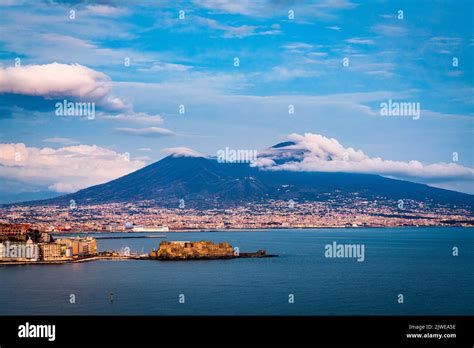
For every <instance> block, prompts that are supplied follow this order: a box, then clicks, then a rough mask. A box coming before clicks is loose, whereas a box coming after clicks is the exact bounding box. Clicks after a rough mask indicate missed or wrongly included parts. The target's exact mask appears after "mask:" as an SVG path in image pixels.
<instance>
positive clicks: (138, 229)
mask: <svg viewBox="0 0 474 348" xmlns="http://www.w3.org/2000/svg"><path fill="white" fill-rule="evenodd" d="M132 231H133V232H168V231H169V228H168V226H143V225H136V226H133V229H132Z"/></svg>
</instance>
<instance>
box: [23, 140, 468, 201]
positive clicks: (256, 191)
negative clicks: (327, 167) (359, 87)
mask: <svg viewBox="0 0 474 348" xmlns="http://www.w3.org/2000/svg"><path fill="white" fill-rule="evenodd" d="M285 146H287V144H286V145H285V144H283V145H281V144H278V145H276V146H275V147H273V149H281V148H282V147H285ZM287 157H288V156H287ZM289 157H292V156H289ZM335 195H337V196H338V200H341V203H342V202H343V201H345V198H347V199H349V198H351V197H352V198H353V197H354V195H357V197H361V198H364V199H367V200H375V199H377V200H399V199H403V200H408V199H412V200H417V201H421V202H426V203H429V204H436V205H439V204H442V205H450V206H454V205H456V206H464V207H466V208H468V209H472V207H473V203H474V196H472V195H469V194H464V193H459V192H454V191H449V190H444V189H438V188H434V187H430V186H427V185H423V184H417V183H412V182H408V181H402V180H395V179H389V178H385V177H382V176H379V175H370V174H351V173H327V172H294V171H272V170H262V169H258V168H256V167H251V166H249V164H248V163H219V162H218V161H217V160H216V159H212V158H204V157H176V156H175V155H170V156H168V157H166V158H164V159H162V160H160V161H158V162H155V163H153V164H151V165H148V166H146V167H144V168H142V169H140V170H137V171H135V172H133V173H130V174H128V175H126V176H123V177H120V178H118V179H115V180H112V181H110V182H107V183H105V184H100V185H96V186H92V187H89V188H86V189H83V190H80V191H78V192H76V193H72V194H67V195H63V196H60V197H56V198H52V199H47V200H41V201H34V202H27V203H23V204H25V205H39V204H47V205H68V204H69V202H70V200H71V199H73V200H74V201H75V202H76V203H77V204H82V205H87V204H100V203H109V202H137V201H142V200H154V201H155V204H156V205H157V206H161V207H178V205H179V202H180V200H181V199H184V200H185V204H186V207H194V208H208V207H220V208H222V207H231V206H236V205H241V204H246V203H250V202H268V201H269V200H272V199H273V200H290V199H293V200H295V201H298V202H302V201H324V200H327V199H329V198H332V199H334V197H335ZM346 204H347V202H346Z"/></svg>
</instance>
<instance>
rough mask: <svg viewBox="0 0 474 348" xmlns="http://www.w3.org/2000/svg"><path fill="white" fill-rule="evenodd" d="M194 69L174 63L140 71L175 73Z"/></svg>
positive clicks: (157, 65) (153, 66) (157, 64)
mask: <svg viewBox="0 0 474 348" xmlns="http://www.w3.org/2000/svg"><path fill="white" fill-rule="evenodd" d="M192 68H193V67H192V66H190V65H183V64H174V63H155V64H153V65H152V66H151V67H149V68H141V69H138V71H148V72H165V71H166V72H174V71H188V70H189V69H192Z"/></svg>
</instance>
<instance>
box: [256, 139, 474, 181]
mask: <svg viewBox="0 0 474 348" xmlns="http://www.w3.org/2000/svg"><path fill="white" fill-rule="evenodd" d="M288 138H289V140H290V141H292V142H294V143H295V145H290V146H286V147H281V148H271V149H268V150H266V151H263V152H259V156H260V157H261V158H262V159H266V160H267V161H265V162H259V165H260V166H262V167H265V168H267V169H271V170H290V171H309V172H311V171H318V172H348V173H366V174H379V175H384V176H389V177H396V178H402V179H406V178H412V179H413V178H415V179H420V180H424V179H425V180H432V179H435V180H449V179H454V178H456V179H473V175H474V169H471V168H467V167H464V166H461V165H459V164H455V163H434V164H429V165H424V164H422V163H421V162H419V161H416V160H412V161H409V162H403V161H391V160H384V159H382V158H380V157H369V156H367V155H366V154H364V152H363V151H362V150H355V149H353V148H352V147H347V148H346V147H344V146H343V145H341V144H340V143H339V142H338V141H337V140H336V139H334V138H326V137H324V136H322V135H319V134H312V133H306V134H304V135H300V134H291V135H289V136H288ZM277 158H278V159H286V162H285V163H283V164H280V165H275V164H272V163H271V162H269V161H268V160H275V159H277Z"/></svg>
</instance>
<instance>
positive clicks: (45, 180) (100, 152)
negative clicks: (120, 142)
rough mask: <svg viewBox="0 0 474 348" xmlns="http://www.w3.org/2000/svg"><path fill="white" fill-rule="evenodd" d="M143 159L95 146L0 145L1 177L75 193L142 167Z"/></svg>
mask: <svg viewBox="0 0 474 348" xmlns="http://www.w3.org/2000/svg"><path fill="white" fill-rule="evenodd" d="M144 165H145V162H143V161H139V160H129V159H128V157H127V156H126V155H124V154H120V153H117V152H115V151H112V150H109V149H106V148H103V147H100V146H97V145H78V146H67V147H62V148H59V149H52V148H49V147H45V148H36V147H27V146H26V145H25V144H23V143H16V144H0V169H1V170H0V178H5V179H11V180H17V181H20V182H24V183H27V184H34V185H40V186H44V187H47V188H48V189H50V190H52V191H57V192H74V191H77V190H80V189H83V188H85V187H89V186H92V185H97V184H101V183H104V182H107V181H110V180H112V179H116V178H118V177H120V176H123V175H126V174H129V173H131V172H133V171H135V170H137V169H140V168H142V167H143V166H144Z"/></svg>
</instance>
